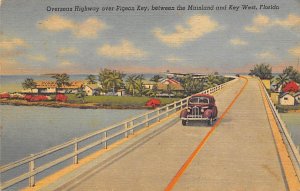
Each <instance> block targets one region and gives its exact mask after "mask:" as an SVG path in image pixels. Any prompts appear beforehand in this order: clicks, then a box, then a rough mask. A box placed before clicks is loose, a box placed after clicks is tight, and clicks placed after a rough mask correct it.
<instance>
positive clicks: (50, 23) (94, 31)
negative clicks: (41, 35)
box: [38, 15, 106, 38]
mask: <svg viewBox="0 0 300 191" xmlns="http://www.w3.org/2000/svg"><path fill="white" fill-rule="evenodd" d="M38 28H40V29H42V30H47V31H50V32H61V31H64V30H69V31H71V32H72V33H73V35H74V36H76V37H77V38H97V37H98V33H99V32H100V31H102V30H104V29H105V28H106V24H105V23H104V22H103V21H102V20H100V19H97V18H88V19H87V20H85V21H84V22H82V23H77V22H74V21H72V20H70V19H66V18H64V17H61V16H58V15H52V16H49V17H48V18H47V19H45V20H42V21H40V22H39V23H38Z"/></svg>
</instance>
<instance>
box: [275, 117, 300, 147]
mask: <svg viewBox="0 0 300 191" xmlns="http://www.w3.org/2000/svg"><path fill="white" fill-rule="evenodd" d="M280 116H281V118H282V120H283V121H284V122H285V123H286V126H287V128H288V130H289V131H290V132H291V133H292V139H293V141H294V143H295V144H296V145H300V113H281V114H280Z"/></svg>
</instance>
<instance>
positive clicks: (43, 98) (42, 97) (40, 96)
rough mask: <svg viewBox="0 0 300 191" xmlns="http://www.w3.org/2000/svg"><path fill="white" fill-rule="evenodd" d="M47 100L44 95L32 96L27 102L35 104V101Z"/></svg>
mask: <svg viewBox="0 0 300 191" xmlns="http://www.w3.org/2000/svg"><path fill="white" fill-rule="evenodd" d="M46 100H48V98H47V96H44V95H36V96H32V97H31V99H30V100H29V101H30V102H36V101H46Z"/></svg>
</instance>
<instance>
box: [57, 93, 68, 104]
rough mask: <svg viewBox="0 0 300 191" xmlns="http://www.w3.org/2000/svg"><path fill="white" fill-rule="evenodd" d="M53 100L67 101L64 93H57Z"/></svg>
mask: <svg viewBox="0 0 300 191" xmlns="http://www.w3.org/2000/svg"><path fill="white" fill-rule="evenodd" d="M55 100H56V101H59V102H67V101H68V97H67V96H66V95H63V94H57V95H56V96H55Z"/></svg>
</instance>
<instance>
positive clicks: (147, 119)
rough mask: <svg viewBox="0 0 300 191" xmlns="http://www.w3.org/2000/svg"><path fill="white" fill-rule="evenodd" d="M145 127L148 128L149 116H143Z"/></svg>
mask: <svg viewBox="0 0 300 191" xmlns="http://www.w3.org/2000/svg"><path fill="white" fill-rule="evenodd" d="M145 120H146V127H149V114H146V115H145Z"/></svg>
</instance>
